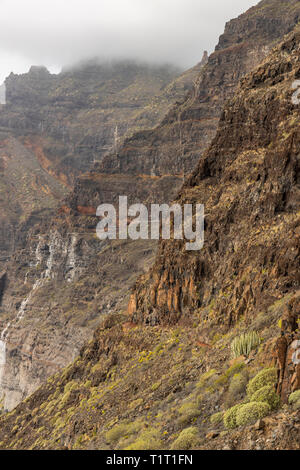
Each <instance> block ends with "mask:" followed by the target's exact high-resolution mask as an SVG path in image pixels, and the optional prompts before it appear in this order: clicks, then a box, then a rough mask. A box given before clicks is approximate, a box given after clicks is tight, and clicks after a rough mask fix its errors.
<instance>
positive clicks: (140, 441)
mask: <svg viewBox="0 0 300 470" xmlns="http://www.w3.org/2000/svg"><path fill="white" fill-rule="evenodd" d="M161 446H162V442H161V439H160V433H159V431H158V430H156V429H147V430H146V431H143V432H142V433H141V434H140V435H139V436H138V438H137V439H136V440H135V441H134V442H133V443H132V444H130V445H129V446H128V447H126V449H125V450H158V449H160V448H161Z"/></svg>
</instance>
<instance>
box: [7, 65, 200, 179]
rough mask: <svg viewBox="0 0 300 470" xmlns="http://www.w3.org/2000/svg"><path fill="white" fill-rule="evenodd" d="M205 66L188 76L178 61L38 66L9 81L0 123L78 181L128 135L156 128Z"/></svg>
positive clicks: (50, 166)
mask: <svg viewBox="0 0 300 470" xmlns="http://www.w3.org/2000/svg"><path fill="white" fill-rule="evenodd" d="M198 71H199V67H197V66H196V67H194V68H193V69H191V70H189V71H187V72H185V73H184V74H182V75H181V74H180V72H181V71H180V70H179V69H176V68H175V67H171V66H161V67H158V66H157V67H156V66H147V65H139V64H135V63H131V62H120V63H112V64H99V63H97V61H90V62H87V63H82V64H80V65H78V66H76V67H74V68H73V69H70V70H63V71H62V72H61V73H60V74H58V75H52V74H50V73H49V72H48V71H47V69H45V68H44V67H31V69H30V71H29V72H28V73H26V74H23V75H14V74H11V75H10V76H9V77H8V78H7V79H6V81H5V86H6V106H5V109H3V110H2V112H1V113H0V126H2V127H4V128H9V129H11V130H13V132H14V133H15V135H17V136H19V137H22V138H23V140H24V141H25V143H26V145H27V146H28V147H29V148H30V149H31V150H32V151H33V152H34V153H35V154H36V156H37V158H38V160H39V161H40V163H41V164H42V166H43V167H44V168H45V169H46V170H47V171H48V172H49V173H51V174H52V175H55V176H56V177H57V178H58V179H60V180H61V181H62V182H63V183H65V184H72V183H73V181H74V178H75V177H76V176H78V175H79V174H81V173H82V172H83V171H87V170H88V169H90V168H91V167H92V165H93V162H94V161H95V160H96V161H100V160H101V159H102V157H103V155H105V153H107V152H108V151H113V150H116V149H117V148H118V147H119V145H120V144H121V142H122V139H123V137H124V136H125V135H130V134H131V133H132V132H133V131H135V130H137V129H140V128H143V127H152V126H154V125H156V124H157V123H158V122H159V121H160V120H161V119H162V117H163V116H164V115H165V113H166V112H167V110H168V109H169V107H170V106H171V105H172V104H173V103H174V102H175V101H176V100H178V99H179V100H180V99H182V98H183V97H184V96H185V94H186V93H187V91H188V90H189V89H191V87H192V85H193V81H194V80H195V78H196V76H197V74H198Z"/></svg>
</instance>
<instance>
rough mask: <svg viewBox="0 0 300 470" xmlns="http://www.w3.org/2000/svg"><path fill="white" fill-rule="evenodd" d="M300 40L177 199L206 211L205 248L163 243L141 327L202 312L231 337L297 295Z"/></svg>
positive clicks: (266, 75) (289, 327)
mask: <svg viewBox="0 0 300 470" xmlns="http://www.w3.org/2000/svg"><path fill="white" fill-rule="evenodd" d="M299 43H300V33H299V32H296V33H295V34H292V35H291V36H290V37H289V38H288V39H287V40H286V41H285V42H284V43H283V44H282V45H280V46H279V47H278V48H277V49H276V50H275V52H274V53H273V55H271V56H270V58H269V59H268V60H267V62H266V63H264V64H263V65H261V67H259V68H258V70H257V71H256V72H254V73H253V74H250V75H249V76H248V77H246V78H245V79H244V80H243V81H242V83H241V87H240V89H239V91H238V93H237V95H236V97H235V98H234V99H233V100H232V101H230V102H228V104H227V105H226V106H225V108H224V111H223V113H222V117H221V120H220V125H219V129H218V132H217V135H216V138H215V139H214V140H213V142H212V145H211V147H210V149H209V150H208V151H207V153H206V154H205V156H204V157H203V159H202V160H201V161H200V163H199V165H198V166H197V168H196V170H195V171H194V173H193V175H192V176H191V177H190V179H189V180H188V181H187V182H186V184H185V185H184V187H183V188H182V190H181V192H180V195H179V198H178V200H177V202H179V203H181V204H183V203H195V202H198V203H202V204H204V205H205V212H206V229H205V244H204V249H203V250H202V251H200V252H186V251H185V245H184V243H181V242H174V241H169V242H163V243H161V245H160V249H159V252H158V255H157V259H156V262H155V264H154V266H153V267H152V268H151V270H150V271H149V273H147V274H146V275H145V276H144V277H143V278H142V279H140V280H139V281H138V282H137V284H136V287H135V290H134V292H133V294H132V297H131V301H130V304H129V312H130V313H131V314H132V315H133V319H134V321H142V322H144V323H146V324H152V325H155V324H158V323H165V322H166V323H170V322H172V321H178V320H179V319H180V318H182V317H185V316H187V317H188V316H189V315H193V312H194V311H195V310H197V309H200V311H201V316H200V318H201V321H202V322H203V323H205V322H209V324H210V328H211V327H212V326H213V325H215V327H217V328H219V329H220V331H227V330H228V329H229V328H230V327H232V326H233V325H235V324H236V323H237V322H238V321H240V319H241V318H243V319H244V320H245V321H246V322H248V323H249V324H250V323H251V322H252V321H253V318H255V317H256V316H257V315H258V313H260V312H264V311H265V312H267V310H268V308H269V307H270V305H272V304H273V303H274V301H275V300H280V299H282V298H284V296H286V295H288V294H291V295H294V294H295V293H297V291H298V289H299V282H300V279H299V250H300V245H299V230H300V229H299V223H300V221H299V203H300V199H299V196H300V194H299V143H300V134H299V100H298V99H297V95H298V91H297V89H296V86H297V85H299V83H300V82H299V81H298V80H299V76H300V75H299V73H300V72H299V71H300V55H299ZM295 89H296V91H295ZM297 306H298V303H297V302H293V303H292V304H291V305H290V307H289V308H287V314H286V315H285V322H284V323H283V325H282V335H283V337H282V338H281V340H280V341H279V343H278V344H277V348H278V354H279V357H278V360H279V364H280V370H281V373H282V377H281V379H282V383H281V385H280V391H281V392H282V396H283V397H285V398H286V397H287V395H288V394H289V393H290V392H291V391H292V390H293V389H294V390H297V389H298V388H300V376H299V373H300V369H299V365H295V363H294V365H293V362H292V355H293V354H294V353H295V351H293V349H295V348H296V346H297V344H300V343H299V339H300V337H299V329H298V321H299V318H298V317H299V311H298V308H297ZM289 311H290V314H289ZM282 313H283V312H282ZM266 315H268V314H267V313H266Z"/></svg>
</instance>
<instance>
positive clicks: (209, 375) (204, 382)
mask: <svg viewBox="0 0 300 470" xmlns="http://www.w3.org/2000/svg"><path fill="white" fill-rule="evenodd" d="M216 374H217V371H216V370H215V369H211V370H209V371H208V372H205V373H204V374H202V375H201V377H200V380H199V382H198V383H197V385H196V387H197V388H199V389H201V388H204V387H208V386H209V385H211V383H212V382H213V381H214V380H215V378H216Z"/></svg>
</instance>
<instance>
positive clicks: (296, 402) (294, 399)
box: [289, 390, 300, 410]
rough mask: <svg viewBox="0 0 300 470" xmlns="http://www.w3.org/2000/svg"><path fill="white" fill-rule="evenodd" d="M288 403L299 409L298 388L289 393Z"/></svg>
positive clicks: (299, 391) (299, 395)
mask: <svg viewBox="0 0 300 470" xmlns="http://www.w3.org/2000/svg"><path fill="white" fill-rule="evenodd" d="M289 404H290V405H292V407H293V409H294V410H298V409H300V390H296V391H295V392H293V393H291V394H290V396H289Z"/></svg>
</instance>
